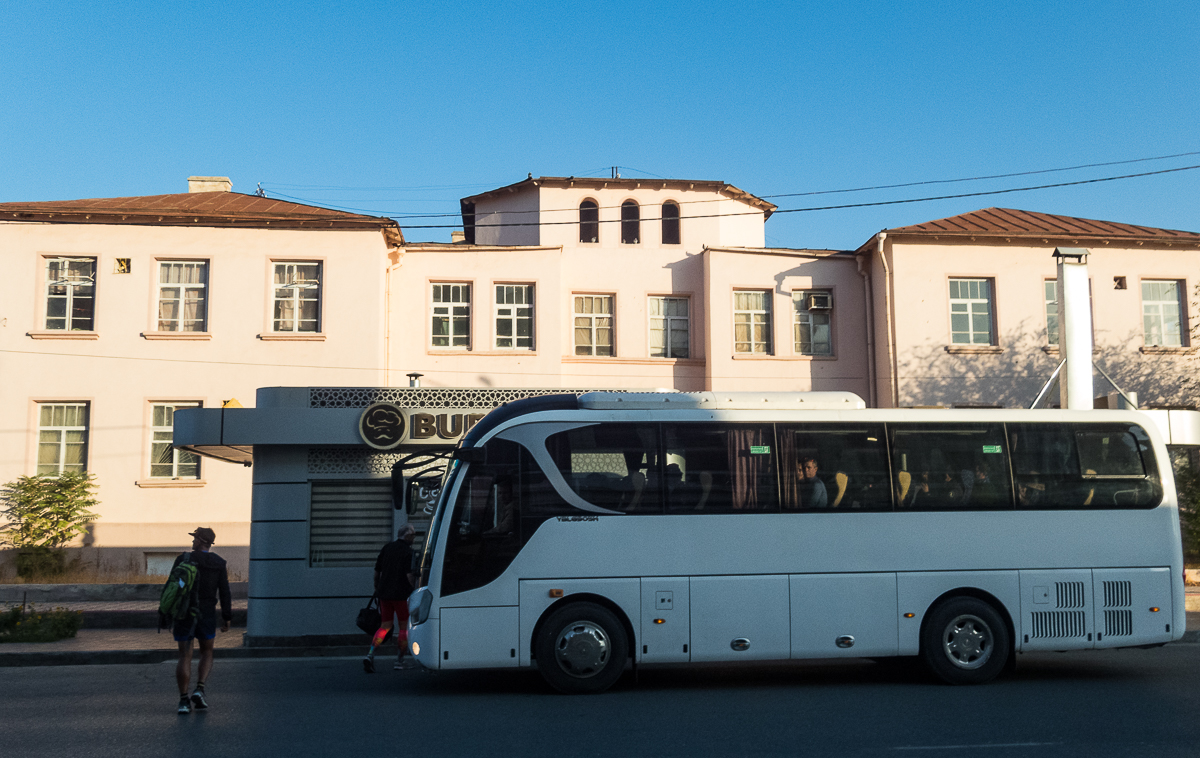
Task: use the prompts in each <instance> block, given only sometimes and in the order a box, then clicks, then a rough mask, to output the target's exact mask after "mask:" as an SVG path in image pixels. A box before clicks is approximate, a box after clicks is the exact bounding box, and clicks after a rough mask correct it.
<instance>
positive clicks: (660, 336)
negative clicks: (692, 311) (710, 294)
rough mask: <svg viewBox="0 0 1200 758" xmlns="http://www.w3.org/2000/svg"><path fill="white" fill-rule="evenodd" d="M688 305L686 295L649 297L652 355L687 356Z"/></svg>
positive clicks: (658, 356)
mask: <svg viewBox="0 0 1200 758" xmlns="http://www.w3.org/2000/svg"><path fill="white" fill-rule="evenodd" d="M688 305H689V304H688V299H687V298H686V297H652V298H650V355H651V356H652V357H654V358H687V357H688Z"/></svg>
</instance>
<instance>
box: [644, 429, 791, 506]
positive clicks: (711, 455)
mask: <svg viewBox="0 0 1200 758" xmlns="http://www.w3.org/2000/svg"><path fill="white" fill-rule="evenodd" d="M774 444H775V434H774V429H773V428H772V426H771V425H770V424H664V425H663V449H664V451H665V454H666V455H665V458H664V460H665V462H666V468H665V471H664V487H663V490H664V494H665V495H666V500H667V510H668V512H671V513H734V512H750V511H758V512H778V510H779V495H778V485H777V482H776V480H775V456H774V453H773V449H772V448H773V447H774Z"/></svg>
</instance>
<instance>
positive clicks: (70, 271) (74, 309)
mask: <svg viewBox="0 0 1200 758" xmlns="http://www.w3.org/2000/svg"><path fill="white" fill-rule="evenodd" d="M95 315H96V259H95V258H49V259H47V260H46V328H47V329H54V330H65V331H69V332H76V331H80V332H90V331H93V330H94V329H95V323H96V322H95Z"/></svg>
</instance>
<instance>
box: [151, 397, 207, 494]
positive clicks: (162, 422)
mask: <svg viewBox="0 0 1200 758" xmlns="http://www.w3.org/2000/svg"><path fill="white" fill-rule="evenodd" d="M198 407H200V404H199V403H155V404H154V405H153V406H151V414H150V415H151V419H150V477H151V478H152V479H199V478H200V456H198V455H196V454H195V453H189V452H187V451H186V450H176V449H175V448H174V447H173V446H172V445H171V442H172V439H173V437H174V433H175V411H176V409H178V408H198Z"/></svg>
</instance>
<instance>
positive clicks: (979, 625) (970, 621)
mask: <svg viewBox="0 0 1200 758" xmlns="http://www.w3.org/2000/svg"><path fill="white" fill-rule="evenodd" d="M993 648H994V640H993V636H992V629H991V627H989V626H988V625H987V622H985V621H984V620H983V619H981V618H979V617H978V616H975V615H973V614H969V613H964V614H962V615H961V616H956V617H955V618H954V620H953V621H951V622H950V623H949V624H947V625H946V629H945V631H944V632H943V633H942V649H943V650H944V651H945V653H946V657H947V658H948V659H950V662H951V663H953V664H954V665H955V666H957V667H958V668H961V669H977V668H980V667H982V666H983V665H984V664H986V663H987V662H988V659H990V658H991V657H992V650H993Z"/></svg>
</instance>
